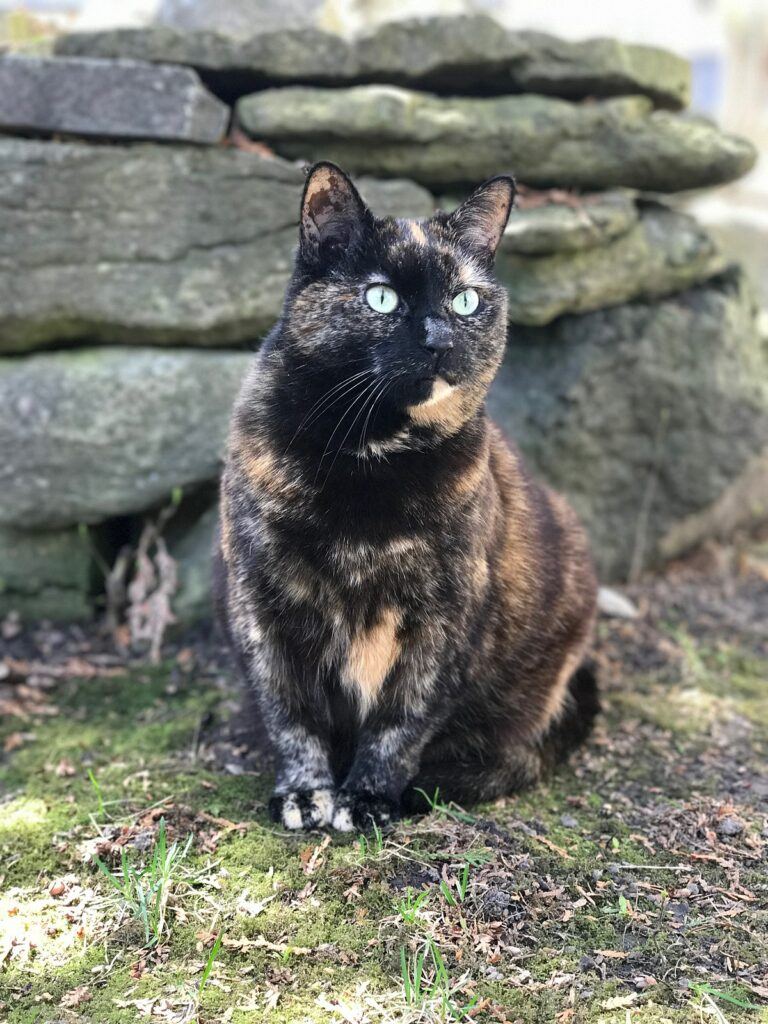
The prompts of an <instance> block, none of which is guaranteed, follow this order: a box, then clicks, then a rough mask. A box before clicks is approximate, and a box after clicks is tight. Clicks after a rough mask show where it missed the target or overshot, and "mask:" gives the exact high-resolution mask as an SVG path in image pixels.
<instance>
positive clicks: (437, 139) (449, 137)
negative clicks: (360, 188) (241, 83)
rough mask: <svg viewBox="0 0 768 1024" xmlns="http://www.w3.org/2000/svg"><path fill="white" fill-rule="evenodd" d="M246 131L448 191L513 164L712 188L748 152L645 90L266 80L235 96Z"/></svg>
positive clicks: (671, 186) (585, 176) (296, 150)
mask: <svg viewBox="0 0 768 1024" xmlns="http://www.w3.org/2000/svg"><path fill="white" fill-rule="evenodd" d="M237 118H238V121H239V123H240V124H241V125H242V127H243V128H244V129H245V130H246V131H247V132H248V133H249V134H250V135H251V136H253V137H254V138H257V139H260V140H263V141H265V142H267V143H268V144H269V145H270V146H272V147H273V148H274V149H275V151H276V152H278V153H279V154H280V155H281V156H284V157H288V158H291V159H296V158H300V159H305V160H315V159H323V158H325V159H330V160H334V161H335V162H336V163H339V164H340V165H341V166H342V167H345V168H346V169H347V170H350V171H353V172H356V173H373V172H374V171H375V173H377V174H378V175H383V176H389V175H407V176H408V177H411V178H413V179H415V180H416V181H419V182H421V183H423V184H427V185H430V186H437V187H439V188H446V187H450V186H459V185H466V184H469V183H476V182H478V181H481V180H482V179H483V178H487V177H489V176H491V175H493V174H498V173H499V172H500V171H512V172H513V173H514V174H515V175H516V177H517V179H518V180H519V181H521V182H523V183H524V184H526V185H532V186H536V187H541V188H549V187H552V186H558V187H564V188H581V189H605V188H615V187H617V186H625V187H630V188H637V189H643V190H648V191H655V192H676V191H678V190H682V189H693V188H703V187H705V186H708V185H716V184H720V183H722V182H726V181H732V180H733V179H735V178H738V177H740V176H741V175H742V174H745V173H746V172H747V171H748V170H749V169H750V168H751V167H752V166H753V165H754V162H755V159H756V151H755V149H754V147H753V146H752V144H751V143H750V142H748V141H747V140H746V139H742V138H739V137H737V136H734V135H729V134H726V133H724V132H721V131H719V130H718V129H717V128H716V127H715V126H714V125H713V124H711V122H709V121H706V120H703V119H700V118H690V117H682V116H680V115H676V114H673V113H670V112H669V111H665V110H653V109H652V104H651V101H650V100H649V99H647V98H645V97H642V96H634V97H625V98H622V99H612V100H601V101H596V102H594V103H569V102H567V101H566V100H560V99H552V98H550V97H546V96H533V95H531V96H501V97H494V98H484V99H475V98H466V97H452V98H450V99H448V98H441V97H439V96H433V95H430V94H428V93H421V92H413V91H411V90H408V89H401V88H397V87H394V86H379V85H367V86H356V87H353V88H350V89H318V88H301V87H289V88H285V89H265V90H264V91H262V92H258V93H254V94H253V95H251V96H246V97H244V98H243V99H241V100H240V101H239V102H238V104H237Z"/></svg>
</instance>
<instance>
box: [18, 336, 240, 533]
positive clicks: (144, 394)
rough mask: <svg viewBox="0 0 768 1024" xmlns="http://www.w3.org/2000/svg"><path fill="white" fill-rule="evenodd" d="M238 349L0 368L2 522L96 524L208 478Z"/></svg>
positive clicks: (92, 355)
mask: <svg viewBox="0 0 768 1024" xmlns="http://www.w3.org/2000/svg"><path fill="white" fill-rule="evenodd" d="M249 364H250V356H249V355H247V354H245V353H239V352H215V351H213V352H212V351H195V350H184V351H173V350H168V349H137V348H134V349H131V348H128V349H121V348H91V349H78V350H75V351H63V352H51V353H44V354H37V355H33V356H19V357H16V358H13V359H4V360H2V361H0V449H2V451H3V452H5V453H7V454H6V457H5V459H4V461H3V464H2V466H0V524H2V525H6V526H13V527H16V528H25V529H29V528H36V529H53V528H59V527H66V526H70V525H74V524H78V523H96V522H101V521H102V520H105V519H107V518H109V517H111V516H118V515H127V514H130V513H134V512H141V511H143V510H145V509H148V508H153V507H154V506H156V505H158V504H160V503H161V502H163V501H167V500H168V497H169V495H170V494H171V492H172V491H173V490H174V489H175V488H179V487H192V486H195V485H199V484H203V483H206V482H209V481H212V480H215V479H216V478H217V476H218V473H219V468H220V458H221V455H222V451H223V447H224V441H225V437H226V432H227V427H228V423H229V417H230V412H231V408H232V404H233V402H234V399H235V395H236V393H237V390H238V387H239V384H240V381H241V379H242V378H243V376H244V374H245V372H246V370H247V368H248V366H249Z"/></svg>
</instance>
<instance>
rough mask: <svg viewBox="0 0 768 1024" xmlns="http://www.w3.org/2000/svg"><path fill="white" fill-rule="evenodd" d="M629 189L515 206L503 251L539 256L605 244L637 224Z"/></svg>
mask: <svg viewBox="0 0 768 1024" xmlns="http://www.w3.org/2000/svg"><path fill="white" fill-rule="evenodd" d="M637 218H638V211H637V205H636V203H635V200H634V197H633V196H632V193H631V192H629V191H617V192H595V193H592V194H590V195H585V196H579V197H578V198H576V197H573V201H572V202H571V203H570V204H569V203H565V202H551V203H548V204H547V205H544V206H534V207H522V208H518V209H515V210H514V211H513V213H512V216H511V217H510V219H509V224H508V225H507V229H506V231H505V232H504V237H503V238H502V240H501V251H502V252H514V253H522V254H524V255H528V256H530V255H533V256H539V255H541V254H542V253H546V254H550V253H553V252H577V251H578V250H579V249H591V248H593V246H596V245H603V244H604V243H605V242H609V241H610V240H611V239H613V238H617V237H618V236H619V235H623V234H625V233H626V232H627V231H629V229H630V228H631V227H632V225H633V224H635V223H636V221H637Z"/></svg>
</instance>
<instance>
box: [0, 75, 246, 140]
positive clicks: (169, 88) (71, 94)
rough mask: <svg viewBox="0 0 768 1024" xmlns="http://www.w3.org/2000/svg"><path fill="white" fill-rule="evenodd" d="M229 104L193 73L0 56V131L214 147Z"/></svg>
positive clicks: (225, 128) (223, 130) (224, 124)
mask: <svg viewBox="0 0 768 1024" xmlns="http://www.w3.org/2000/svg"><path fill="white" fill-rule="evenodd" d="M229 115H230V111H229V107H227V105H226V104H224V103H222V102H221V100H219V99H217V98H216V97H215V96H213V95H212V94H211V93H210V92H208V90H207V89H206V88H205V87H204V86H203V84H202V83H201V82H200V79H199V77H198V75H197V73H196V72H195V71H193V70H192V69H191V68H182V67H176V66H173V65H162V64H149V63H146V62H142V61H134V60H119V61H113V60H100V59H96V58H91V57H58V58H47V57H20V56H13V55H6V56H0V129H2V130H4V131H19V130H21V131H27V132H36V133H52V132H61V133H65V134H71V135H83V136H99V137H102V138H106V139H126V138H130V139H157V140H166V141H171V140H173V141H176V142H196V143H215V142H218V141H219V140H220V139H221V138H222V136H223V135H224V133H225V132H226V130H227V126H228V124H229Z"/></svg>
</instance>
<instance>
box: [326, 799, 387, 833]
mask: <svg viewBox="0 0 768 1024" xmlns="http://www.w3.org/2000/svg"><path fill="white" fill-rule="evenodd" d="M397 817H398V807H397V804H396V803H395V802H394V801H392V800H390V799H389V797H386V796H383V795H382V794H381V793H367V792H366V793H360V792H358V793H337V795H336V801H335V806H334V812H333V821H332V825H333V827H334V828H335V829H336V831H337V832H353V831H358V832H370V831H371V830H372V829H373V828H385V827H386V826H387V825H391V824H392V822H393V821H396V820H397Z"/></svg>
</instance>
